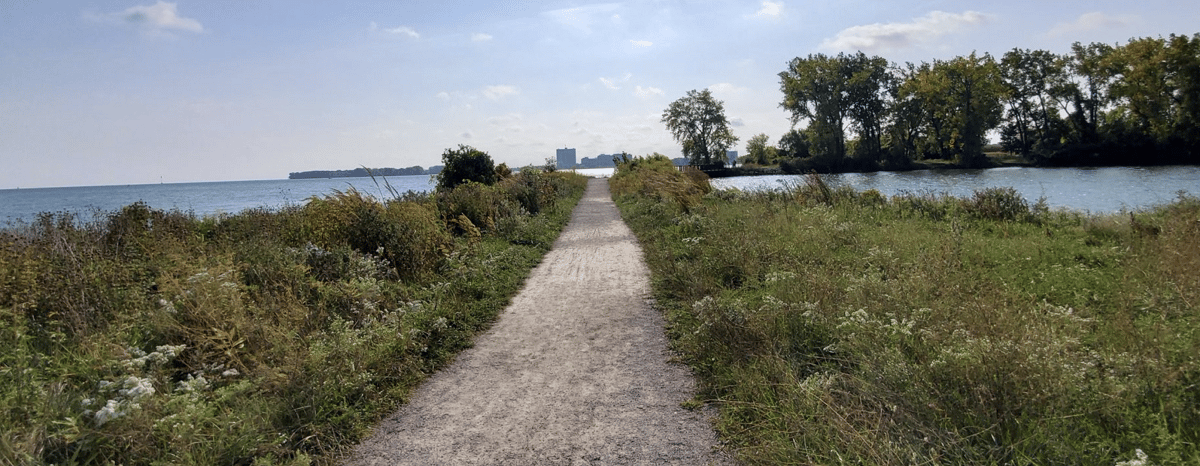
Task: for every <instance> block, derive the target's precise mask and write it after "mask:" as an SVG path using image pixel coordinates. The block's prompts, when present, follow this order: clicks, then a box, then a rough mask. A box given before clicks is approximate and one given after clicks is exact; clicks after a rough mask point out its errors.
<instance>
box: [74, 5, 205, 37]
mask: <svg viewBox="0 0 1200 466" xmlns="http://www.w3.org/2000/svg"><path fill="white" fill-rule="evenodd" d="M86 16H87V17H88V18H90V19H92V20H96V21H101V22H114V23H127V24H134V25H137V26H139V27H141V28H143V29H144V30H145V31H147V32H148V33H151V34H167V35H169V34H170V31H183V32H196V33H199V32H204V26H203V25H202V24H200V21H197V20H195V19H192V18H185V17H183V16H179V9H178V5H177V4H175V3H170V2H164V1H162V0H159V1H158V2H157V3H155V4H153V5H138V6H135V7H130V8H127V9H125V11H122V12H120V13H111V14H107V15H96V14H90V15H86Z"/></svg>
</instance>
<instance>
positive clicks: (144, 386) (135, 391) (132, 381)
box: [117, 375, 154, 402]
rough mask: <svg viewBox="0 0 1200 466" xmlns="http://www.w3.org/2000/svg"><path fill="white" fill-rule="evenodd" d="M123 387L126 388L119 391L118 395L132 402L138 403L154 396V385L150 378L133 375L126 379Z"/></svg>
mask: <svg viewBox="0 0 1200 466" xmlns="http://www.w3.org/2000/svg"><path fill="white" fill-rule="evenodd" d="M122 386H123V387H124V388H121V389H120V390H118V391H117V393H120V394H121V396H124V397H126V398H128V399H129V400H130V401H131V402H137V400H139V399H141V398H143V397H147V396H150V395H153V394H154V384H152V383H151V382H150V379H149V378H142V377H138V376H133V375H131V376H129V377H127V378H126V379H125V382H124V383H123V384H122Z"/></svg>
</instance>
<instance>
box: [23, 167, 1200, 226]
mask: <svg viewBox="0 0 1200 466" xmlns="http://www.w3.org/2000/svg"><path fill="white" fill-rule="evenodd" d="M576 172H578V173H580V174H584V175H588V176H600V177H604V176H611V175H612V173H613V169H611V168H596V169H582V170H576ZM823 176H825V177H826V178H825V179H826V180H827V182H828V183H830V184H831V185H839V186H840V185H848V186H851V187H853V188H854V189H857V190H860V191H861V190H867V189H876V190H878V191H879V192H881V193H883V194H885V195H887V196H894V195H896V194H899V193H903V192H912V193H924V192H932V193H947V194H950V195H953V196H970V195H971V194H972V193H974V191H975V190H978V189H983V188H989V187H1013V188H1015V189H1016V190H1017V191H1018V192H1019V193H1021V195H1022V196H1024V197H1025V198H1026V199H1027V200H1028V201H1029V202H1030V203H1033V202H1036V201H1037V200H1038V199H1039V198H1041V197H1045V198H1046V202H1047V203H1048V204H1049V205H1050V206H1051V207H1052V208H1066V209H1073V210H1081V211H1090V212H1093V213H1112V212H1119V211H1121V210H1136V209H1142V208H1147V207H1151V206H1154V205H1158V204H1163V203H1167V202H1170V201H1172V200H1174V199H1175V198H1176V197H1177V196H1178V194H1177V193H1178V192H1180V191H1185V192H1188V193H1190V194H1191V195H1200V167H1194V166H1172V167H1108V168H1025V167H1012V168H993V169H987V170H917V171H908V172H876V173H847V174H841V175H823ZM383 181H384V180H382V179H381V180H379V184H378V185H377V184H376V183H375V181H373V180H371V178H332V179H305V180H263V181H226V182H213V183H173V184H146V185H128V186H87V187H73V188H35V189H6V190H0V225H2V224H4V223H6V222H11V221H25V222H28V221H30V220H32V219H34V218H35V217H36V216H37V214H38V213H41V212H64V211H65V212H72V213H75V214H77V215H80V216H81V217H83V218H88V217H90V216H91V215H92V214H93V213H94V212H111V211H114V210H117V209H120V208H121V207H124V206H126V205H129V204H132V203H134V202H139V201H140V202H145V203H146V204H147V205H149V206H151V207H153V208H156V209H162V210H172V209H177V210H181V211H185V212H193V213H195V214H197V215H213V214H220V213H238V212H241V211H243V210H245V209H249V208H257V207H266V208H272V209H277V208H280V207H285V206H289V205H300V204H303V203H305V202H306V201H307V200H308V199H309V198H311V197H312V196H324V195H326V194H330V193H332V192H333V191H334V190H341V191H345V190H347V189H349V188H351V187H353V188H355V189H357V190H359V191H361V192H363V193H366V194H370V195H373V196H376V197H379V198H385V199H386V198H389V197H390V195H389V194H388V192H387V189H386V188H385V187H384V186H383ZM386 181H387V183H389V184H391V186H392V187H393V188H395V189H396V190H398V191H399V192H405V191H409V190H412V191H428V190H431V189H433V182H432V181H431V180H430V177H429V176H427V175H418V176H394V177H387V178H386ZM802 182H803V179H802V178H801V177H800V176H796V175H767V176H745V177H734V178H718V179H714V180H713V185H714V186H715V187H718V188H738V189H742V190H758V189H776V188H780V187H782V186H784V184H785V183H802Z"/></svg>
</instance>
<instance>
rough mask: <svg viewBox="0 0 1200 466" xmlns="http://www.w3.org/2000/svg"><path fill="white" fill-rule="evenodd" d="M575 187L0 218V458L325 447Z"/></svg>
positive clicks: (404, 379)
mask: <svg viewBox="0 0 1200 466" xmlns="http://www.w3.org/2000/svg"><path fill="white" fill-rule="evenodd" d="M585 184H586V181H585V179H584V178H583V177H580V176H576V175H572V174H568V173H542V172H541V171H538V170H527V171H523V172H520V173H516V174H511V175H509V176H508V177H507V178H506V179H503V180H501V181H499V182H498V183H497V184H496V185H494V186H484V185H480V184H477V183H469V184H465V185H461V186H458V187H457V188H455V189H453V190H452V191H447V192H439V193H437V194H436V195H416V194H406V195H396V196H395V198H394V199H389V200H386V201H381V200H379V199H375V198H372V197H369V196H365V195H363V194H361V193H358V192H354V191H350V192H345V193H331V194H330V195H328V196H325V197H322V198H318V199H313V200H312V201H310V202H309V203H307V204H306V205H304V206H300V207H293V208H286V209H283V210H280V211H260V210H248V211H245V212H242V213H240V214H236V215H230V216H220V217H204V218H198V217H195V216H193V215H190V214H186V213H180V212H163V211H157V210H153V209H149V208H147V207H146V206H144V205H139V204H135V205H131V206H128V207H125V208H124V209H121V210H120V211H118V212H113V213H111V214H110V215H107V216H102V217H101V218H100V219H99V220H96V221H94V222H87V223H80V222H77V221H76V219H75V218H73V217H72V216H71V215H68V214H43V215H41V216H39V217H38V219H37V220H36V221H34V222H32V223H31V224H29V225H25V226H19V227H10V228H8V229H5V230H0V347H3V348H4V350H3V351H0V465H9V464H21V465H26V464H60V465H62V464H124V465H151V464H154V465H158V464H204V465H222V464H223V465H235V464H238V465H250V464H254V465H269V464H297V465H299V464H330V463H332V462H333V459H334V458H335V457H336V456H337V454H338V453H339V452H341V451H343V449H344V448H345V447H346V446H349V445H352V444H353V443H355V442H356V441H357V440H358V439H360V438H361V436H362V435H363V434H364V433H365V432H366V430H367V429H368V428H369V427H370V426H371V425H372V423H373V422H374V421H376V420H378V419H379V418H380V417H381V416H383V415H385V414H387V413H389V412H391V411H392V410H393V409H394V408H395V407H396V406H397V405H399V404H400V403H403V402H404V400H405V398H406V397H407V396H408V395H409V393H410V391H411V390H412V388H413V387H414V386H415V385H416V384H417V383H418V382H419V381H421V380H422V379H423V378H424V377H426V376H427V375H428V374H430V373H431V372H433V371H434V370H436V369H437V368H438V367H440V366H442V365H444V364H445V363H446V362H447V361H448V360H449V359H450V358H452V357H453V355H454V354H455V353H456V352H457V351H459V350H461V349H463V348H465V347H466V346H468V345H469V344H470V338H471V336H472V335H473V334H475V333H476V332H478V331H480V330H481V329H484V328H485V327H487V326H488V325H489V324H490V323H491V322H492V321H493V320H494V319H495V318H496V316H497V315H498V313H499V311H500V310H502V309H503V307H504V306H505V305H506V304H507V302H508V300H509V298H510V297H511V296H512V295H514V294H515V292H516V291H517V290H518V289H519V288H520V286H521V283H522V282H523V280H524V278H525V277H526V275H527V273H528V271H529V270H530V269H531V268H532V267H533V266H534V265H536V263H537V262H538V261H539V260H540V258H541V256H542V255H543V253H544V252H545V251H547V250H548V249H549V248H550V246H551V244H552V243H553V241H554V239H555V238H556V237H557V235H558V232H559V231H560V230H561V228H562V226H563V225H565V223H566V221H567V220H568V219H569V218H570V213H571V211H572V209H573V207H574V205H575V203H576V202H578V200H579V199H580V197H581V196H582V193H583V189H584V187H585Z"/></svg>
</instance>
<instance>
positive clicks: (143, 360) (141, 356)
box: [125, 345, 187, 369]
mask: <svg viewBox="0 0 1200 466" xmlns="http://www.w3.org/2000/svg"><path fill="white" fill-rule="evenodd" d="M186 347H187V346H186V345H174V346H172V345H161V346H159V347H157V348H155V349H154V351H152V352H150V353H146V352H145V351H142V350H140V349H138V348H129V349H128V350H126V351H128V352H129V354H130V355H132V356H133V357H132V358H129V359H126V360H125V368H126V369H142V368H145V367H146V364H164V363H167V362H169V361H171V360H172V359H175V357H176V356H179V353H181V352H183V350H184V348H186Z"/></svg>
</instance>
